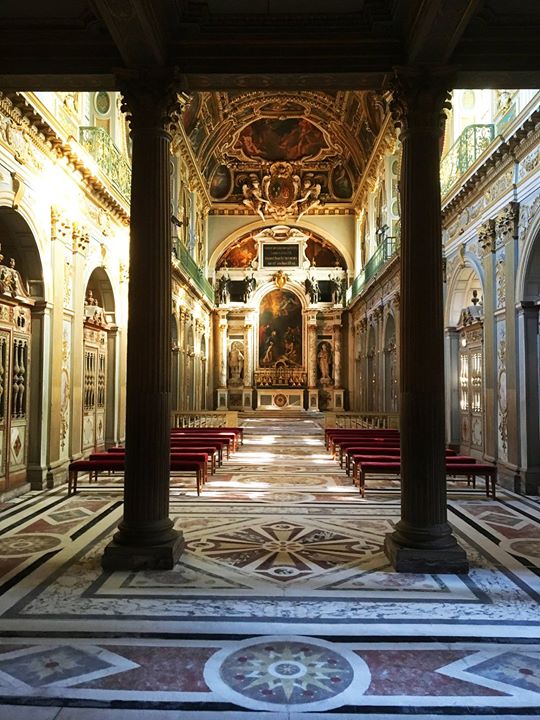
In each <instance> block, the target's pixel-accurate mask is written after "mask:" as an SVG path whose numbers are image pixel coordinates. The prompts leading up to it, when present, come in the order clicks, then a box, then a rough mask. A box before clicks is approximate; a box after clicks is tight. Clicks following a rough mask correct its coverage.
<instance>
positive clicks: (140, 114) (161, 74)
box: [118, 69, 189, 134]
mask: <svg viewBox="0 0 540 720" xmlns="http://www.w3.org/2000/svg"><path fill="white" fill-rule="evenodd" d="M118 79H119V83H120V88H121V93H122V104H121V106H120V107H121V110H122V111H123V112H125V113H126V118H127V121H128V123H129V126H130V129H131V132H133V131H137V130H139V129H140V130H149V129H157V130H162V131H164V132H167V133H169V134H172V133H174V132H175V131H176V130H177V129H178V126H179V123H180V116H181V114H182V111H183V109H184V107H185V106H186V104H187V101H188V99H189V98H188V95H187V94H186V93H184V92H182V91H181V85H182V81H181V78H180V77H179V76H178V75H177V73H176V72H175V71H174V69H159V70H156V71H152V70H141V71H125V72H122V73H121V74H119V78H118Z"/></svg>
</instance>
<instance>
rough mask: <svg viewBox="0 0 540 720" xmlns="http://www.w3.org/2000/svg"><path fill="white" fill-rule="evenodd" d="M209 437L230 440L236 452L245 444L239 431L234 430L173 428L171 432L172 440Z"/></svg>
mask: <svg viewBox="0 0 540 720" xmlns="http://www.w3.org/2000/svg"><path fill="white" fill-rule="evenodd" d="M188 436H190V437H208V436H211V437H213V438H215V439H219V438H228V439H229V440H231V441H232V449H233V450H236V449H237V448H238V446H239V445H241V444H242V442H243V437H242V435H241V434H240V432H239V431H238V430H235V429H234V428H223V429H219V428H173V429H172V430H171V439H173V438H175V437H188Z"/></svg>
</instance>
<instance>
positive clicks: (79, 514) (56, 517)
mask: <svg viewBox="0 0 540 720" xmlns="http://www.w3.org/2000/svg"><path fill="white" fill-rule="evenodd" d="M93 514H94V513H93V512H92V511H91V510H87V509H86V508H73V509H72V510H57V511H56V512H51V513H49V515H48V517H49V519H50V520H53V521H54V524H55V525H57V524H59V523H65V522H69V521H70V520H83V519H84V518H88V517H90V516H92V515H93Z"/></svg>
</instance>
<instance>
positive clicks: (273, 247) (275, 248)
mask: <svg viewBox="0 0 540 720" xmlns="http://www.w3.org/2000/svg"><path fill="white" fill-rule="evenodd" d="M262 251H263V253H262V254H263V267H298V263H299V258H300V246H299V245H298V244H292V245H282V244H281V243H267V244H266V243H265V244H264V245H263V249H262Z"/></svg>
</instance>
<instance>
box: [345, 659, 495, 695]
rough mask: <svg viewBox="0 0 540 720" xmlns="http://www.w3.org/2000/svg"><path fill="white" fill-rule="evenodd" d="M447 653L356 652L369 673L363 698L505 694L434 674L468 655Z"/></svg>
mask: <svg viewBox="0 0 540 720" xmlns="http://www.w3.org/2000/svg"><path fill="white" fill-rule="evenodd" d="M470 654H471V653H470V652H467V651H451V650H361V651H360V650H359V651H357V655H360V657H362V658H363V659H364V660H365V661H366V663H367V664H368V666H369V669H370V671H371V684H370V686H369V688H368V689H367V690H366V695H420V696H427V697H429V696H434V697H437V696H438V695H450V696H453V695H456V696H460V695H474V696H486V695H488V696H492V695H494V696H501V695H502V696H504V695H505V694H506V693H502V692H498V691H497V690H491V689H489V688H485V687H481V686H480V685H475V684H474V683H468V682H465V681H463V680H457V679H455V678H451V677H448V676H447V675H442V674H441V673H438V672H436V670H438V669H439V668H441V667H444V666H445V665H448V664H449V663H451V662H455V661H456V660H460V659H461V658H464V657H467V656H468V655H470Z"/></svg>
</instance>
